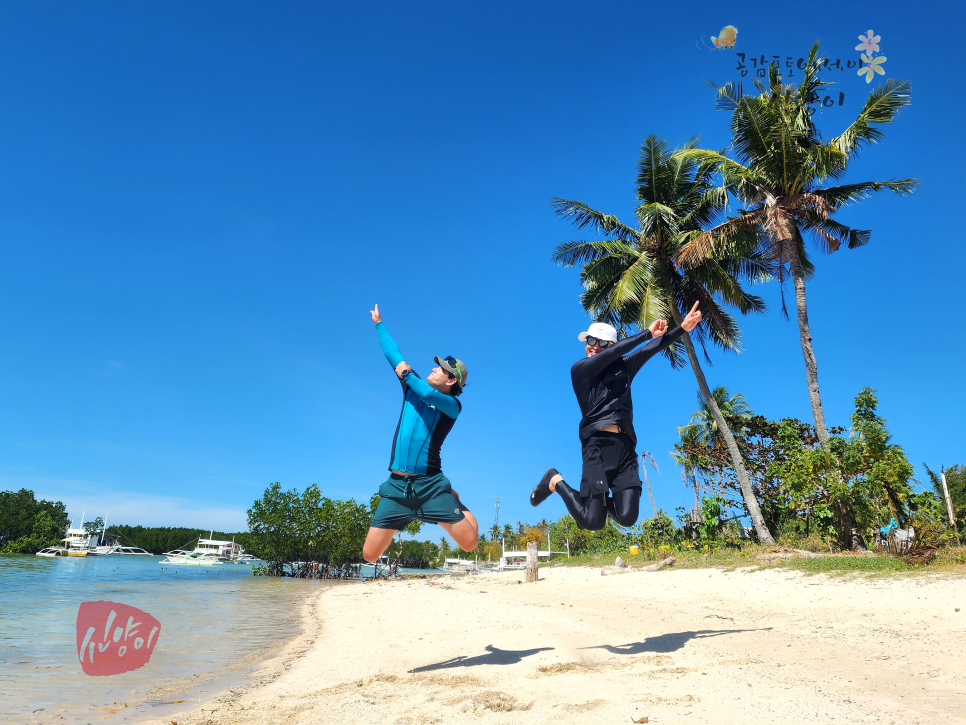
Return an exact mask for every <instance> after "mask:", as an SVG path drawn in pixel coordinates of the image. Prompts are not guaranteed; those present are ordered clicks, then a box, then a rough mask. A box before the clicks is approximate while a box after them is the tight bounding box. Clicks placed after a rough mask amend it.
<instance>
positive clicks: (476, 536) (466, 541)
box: [440, 491, 480, 551]
mask: <svg viewBox="0 0 966 725" xmlns="http://www.w3.org/2000/svg"><path fill="white" fill-rule="evenodd" d="M452 494H453V496H454V497H455V498H456V500H457V501H459V505H460V508H461V509H462V510H463V516H464V517H465V518H464V519H463V520H462V521H457V522H456V523H455V524H444V523H442V522H441V523H440V526H442V527H443V531H445V532H446V533H447V534H449V535H450V536H452V537H453V540H454V541H455V542H456V543H457V544H458V545H459V547H460V548H461V549H462V550H463V551H473V549H475V548H476V545H477V544H478V543H479V542H480V525H479V524H478V523H476V517H475V516H474V515H473V514H472V513H470V510H469V509H468V508H466V506H464V505H463V502H462V501H460V495H459V494H458V493H456V491H452Z"/></svg>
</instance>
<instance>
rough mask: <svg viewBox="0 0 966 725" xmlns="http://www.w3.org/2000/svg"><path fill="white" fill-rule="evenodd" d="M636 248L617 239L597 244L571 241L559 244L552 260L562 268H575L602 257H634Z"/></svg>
mask: <svg viewBox="0 0 966 725" xmlns="http://www.w3.org/2000/svg"><path fill="white" fill-rule="evenodd" d="M634 255H635V251H634V248H633V247H631V246H630V245H629V244H626V243H624V242H621V241H619V240H616V239H604V240H600V241H596V242H585V241H582V240H581V241H571V242H564V243H563V244H558V245H557V248H556V250H554V253H553V254H552V255H551V257H550V259H551V261H552V262H554V263H555V264H558V265H560V266H561V267H568V268H569V267H573V266H574V265H577V264H584V263H586V262H590V261H592V260H595V259H599V258H600V257H633V256H634Z"/></svg>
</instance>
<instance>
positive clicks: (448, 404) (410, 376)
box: [402, 369, 460, 420]
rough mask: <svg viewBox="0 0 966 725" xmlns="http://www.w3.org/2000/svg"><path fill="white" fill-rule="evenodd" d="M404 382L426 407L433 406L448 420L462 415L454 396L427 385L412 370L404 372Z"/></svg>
mask: <svg viewBox="0 0 966 725" xmlns="http://www.w3.org/2000/svg"><path fill="white" fill-rule="evenodd" d="M402 381H403V382H404V383H405V384H406V385H408V386H409V389H410V390H412V391H413V392H414V393H416V395H418V396H419V397H420V398H422V399H423V402H424V403H426V405H431V406H433V407H434V408H436V410H438V411H439V412H440V413H442V414H443V415H445V416H446V417H448V418H453V419H454V420H455V419H456V416H458V415H459V414H460V404H459V402H458V401H457V400H456V398H454V397H453V396H452V395H447V394H446V393H441V392H439V391H438V390H437V389H436V388H434V387H433V386H432V385H430V384H429V383H427V382H426V381H425V380H423V379H422V378H421V377H419V376H418V375H417V374H416V373H414V372H413V371H412V369H407V370H403V373H402Z"/></svg>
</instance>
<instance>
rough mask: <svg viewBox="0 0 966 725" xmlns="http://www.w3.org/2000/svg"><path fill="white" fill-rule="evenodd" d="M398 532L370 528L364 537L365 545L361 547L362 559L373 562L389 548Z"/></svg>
mask: <svg viewBox="0 0 966 725" xmlns="http://www.w3.org/2000/svg"><path fill="white" fill-rule="evenodd" d="M398 533H399V532H398V531H397V530H396V529H377V528H375V527H372V528H370V529H369V533H368V534H367V535H366V543H364V544H363V545H362V558H363V559H365V560H366V561H375V560H376V559H378V558H379V557H380V556H382V554H383V552H384V551H385V550H386V549H388V548H389V544H391V543H392V539H393V537H394V536H395V535H396V534H398Z"/></svg>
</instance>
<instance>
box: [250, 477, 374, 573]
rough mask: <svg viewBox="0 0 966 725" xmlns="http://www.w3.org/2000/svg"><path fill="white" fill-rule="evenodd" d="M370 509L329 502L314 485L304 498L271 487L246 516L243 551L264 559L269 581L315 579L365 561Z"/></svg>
mask: <svg viewBox="0 0 966 725" xmlns="http://www.w3.org/2000/svg"><path fill="white" fill-rule="evenodd" d="M372 514H373V511H372V509H371V508H370V505H363V504H359V503H356V502H355V501H353V500H347V501H342V500H337V499H330V498H327V497H325V496H323V495H322V491H321V489H319V487H318V486H317V485H315V484H312V485H311V486H309V487H307V488H306V489H305V490H304V491H303V492H302V493H299V492H298V491H297V490H296V489H291V490H287V491H286V490H283V489H282V485H281V484H280V483H278V482H276V483H273V484H271V485H270V486H269V487H268V488H267V489H265V493H264V494H263V495H262V497H261V498H260V499H258V500H257V501H255V503H254V504H252V507H251V508H250V509H249V510H248V534H247V536H246V537H245V540H244V542H245V547H246V548H247V549H248V551H249V552H250V553H251V554H254V555H255V556H257V557H259V558H261V559H264V560H265V561H266V564H265V566H264V567H262V568H261V569H260V570H259V573H264V574H267V575H270V576H301V577H308V576H314V574H315V572H316V571H318V566H323V567H326V568H327V569H331V568H333V567H343V566H345V565H348V564H353V563H356V562H359V561H361V559H362V545H363V542H364V541H365V538H366V534H367V533H368V531H369V523H370V522H371V521H372Z"/></svg>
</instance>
